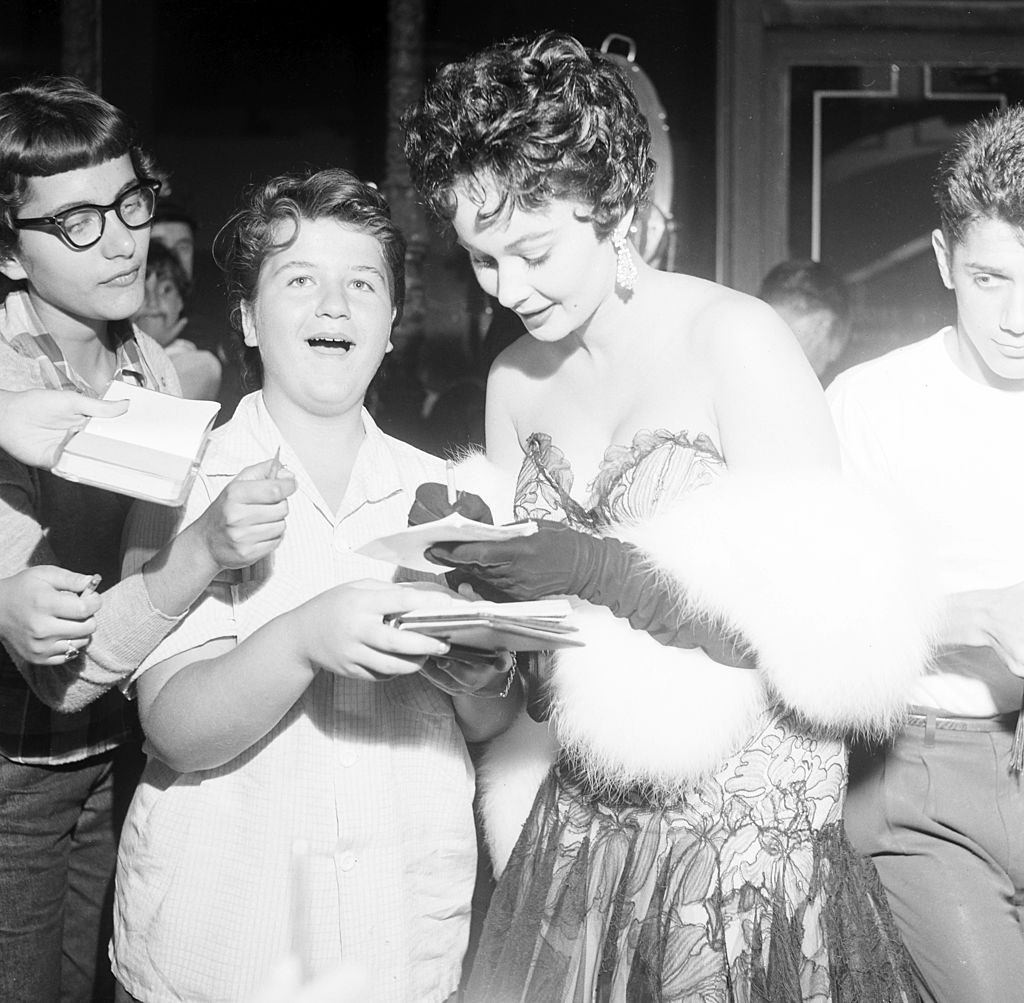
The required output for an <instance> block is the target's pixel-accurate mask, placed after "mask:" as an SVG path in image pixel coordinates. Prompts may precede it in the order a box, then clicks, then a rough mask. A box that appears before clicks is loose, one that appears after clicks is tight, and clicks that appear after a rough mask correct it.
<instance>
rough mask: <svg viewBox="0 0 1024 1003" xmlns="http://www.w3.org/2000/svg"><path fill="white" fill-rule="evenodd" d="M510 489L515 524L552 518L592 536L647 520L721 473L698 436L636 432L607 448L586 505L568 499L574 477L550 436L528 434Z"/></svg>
mask: <svg viewBox="0 0 1024 1003" xmlns="http://www.w3.org/2000/svg"><path fill="white" fill-rule="evenodd" d="M525 452H526V455H525V457H524V458H523V465H522V467H521V468H520V471H519V481H518V483H517V485H516V498H515V517H516V518H517V519H557V520H559V521H562V522H566V523H568V524H569V525H570V526H573V527H574V528H576V529H581V530H589V531H591V532H594V531H598V530H600V529H601V528H602V527H605V526H607V525H608V524H609V523H612V522H632V521H635V520H637V519H643V518H648V517H650V516H652V515H654V514H655V513H657V512H658V510H659V509H660V508H662V507H663V506H665V505H666V504H669V503H670V502H672V501H673V500H675V499H677V498H679V497H680V496H681V495H683V494H686V493H687V492H688V491H693V490H695V489H696V488H700V487H703V486H704V485H706V484H709V483H710V482H711V481H712V480H714V478H715V477H717V476H718V475H719V474H720V473H721V472H722V471H723V470H724V469H725V460H724V459H723V458H722V455H721V453H719V451H718V449H717V447H716V446H715V444H714V443H713V442H712V441H711V439H710V438H709V437H708V436H707V435H705V434H703V433H701V434H699V435H696V436H691V435H690V434H689V433H687V432H678V433H672V432H668V431H666V430H664V429H658V430H657V431H647V430H641V431H639V432H637V433H636V435H634V436H633V441H632V443H631V444H630V445H628V446H620V445H613V446H609V447H608V448H607V449H606V450H605V453H604V457H603V459H602V461H601V466H600V468H599V469H598V472H597V475H596V476H595V477H594V479H593V481H591V483H590V484H589V485H588V486H587V499H586V501H587V504H586V505H584V504H581V503H580V502H579V501H577V500H576V499H575V498H573V497H572V489H573V484H574V480H575V477H574V474H573V470H572V467H571V466H570V465H569V462H568V461H567V460H566V458H565V455H564V454H563V453H562V451H561V450H560V449H559V448H558V447H557V446H555V445H554V444H553V443H552V441H551V436H550V435H547V434H545V433H543V432H534V433H533V434H532V435H531V436H530V437H529V438H528V439H527V440H526V446H525Z"/></svg>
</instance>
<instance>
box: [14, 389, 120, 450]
mask: <svg viewBox="0 0 1024 1003" xmlns="http://www.w3.org/2000/svg"><path fill="white" fill-rule="evenodd" d="M127 410H128V402H127V401H103V400H96V398H94V397H86V395H85V394H80V393H76V392H75V391H74V390H21V391H14V390H0V446H2V447H3V448H4V449H5V450H6V451H7V452H8V453H10V454H11V456H13V457H14V458H15V459H16V460H19V461H21V462H22V463H26V464H28V465H29V466H30V467H44V468H46V469H49V468H50V467H52V466H53V465H54V463H55V462H56V461H57V456H58V455H59V453H60V450H61V447H62V446H63V445H64V442H65V441H66V440H67V437H68V434H69V432H71V431H73V430H75V429H79V428H81V427H82V426H83V425H84V424H85V422H86V420H87V419H88V418H91V417H94V416H95V417H100V418H116V417H117V416H118V415H122V414H124V413H125V411H127Z"/></svg>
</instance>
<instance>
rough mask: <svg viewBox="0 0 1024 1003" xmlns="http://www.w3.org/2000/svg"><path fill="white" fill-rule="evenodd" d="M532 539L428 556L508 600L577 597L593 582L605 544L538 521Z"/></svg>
mask: <svg viewBox="0 0 1024 1003" xmlns="http://www.w3.org/2000/svg"><path fill="white" fill-rule="evenodd" d="M537 527H538V528H537V532H536V533H534V534H533V535H532V536H521V537H516V538H515V539H513V540H500V541H487V542H483V543H436V544H434V546H432V547H430V548H428V549H427V551H426V556H427V558H428V559H430V560H431V561H435V562H437V563H438V564H446V565H449V566H451V567H454V568H455V569H456V570H458V571H460V572H462V573H463V574H465V575H468V576H469V578H470V580H471V581H473V582H475V583H482V584H483V585H485V586H488V587H489V588H490V589H497V590H498V591H499V592H501V593H503V594H504V595H505V596H506V597H507V598H509V599H542V598H544V597H546V596H556V595H576V594H578V590H579V589H581V588H583V587H584V586H585V585H586V584H587V582H588V581H589V580H590V578H591V577H592V574H593V571H594V567H595V563H596V562H597V561H598V560H599V550H600V548H601V545H602V541H601V540H600V539H598V538H596V537H592V536H588V535H587V534H586V533H579V532H577V531H576V530H574V529H570V528H569V527H568V526H564V525H563V524H562V523H560V522H554V521H551V520H548V519H539V520H538V521H537Z"/></svg>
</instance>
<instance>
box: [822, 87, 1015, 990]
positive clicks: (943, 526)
mask: <svg viewBox="0 0 1024 1003" xmlns="http://www.w3.org/2000/svg"><path fill="white" fill-rule="evenodd" d="M934 194H935V199H936V202H937V204H938V215H939V221H940V226H939V228H938V229H936V230H935V231H934V233H933V234H932V244H933V247H934V250H935V259H936V262H937V264H938V270H939V275H940V276H941V278H942V282H943V284H944V285H945V286H946V288H947V289H951V290H952V291H953V294H954V296H955V299H956V321H955V323H953V324H952V325H950V326H949V327H946V328H943V329H942V330H940V331H938V332H936V333H935V334H933V335H931V336H930V337H927V338H925V339H924V340H922V341H918V342H915V343H913V344H910V345H907V346H905V347H903V348H899V349H897V350H896V351H893V352H890V353H888V354H887V355H884V356H882V357H880V358H878V359H874V360H872V361H870V362H865V363H863V364H861V365H858V366H854V367H853V368H852V369H849V370H846V371H845V372H843V373H841V374H840V375H839V376H838V377H836V379H835V381H834V382H833V383H832V385H831V386H830V387H829V391H828V395H829V399H830V403H831V406H832V414H833V417H834V419H835V424H836V428H837V429H838V432H839V438H840V442H841V444H842V447H843V455H844V463H845V466H846V468H847V471H848V472H849V474H850V475H851V476H853V477H857V478H858V479H860V480H862V481H864V482H866V483H869V484H875V485H879V486H880V488H881V489H882V490H885V491H886V492H887V493H888V494H890V495H891V496H892V497H893V499H894V500H895V503H897V504H900V505H902V506H904V507H905V508H906V509H907V510H908V511H909V512H910V513H911V515H912V518H913V521H914V523H915V524H916V525H917V526H918V527H919V528H920V530H921V532H922V533H923V535H924V541H925V545H926V548H925V553H924V556H925V558H926V560H927V561H928V564H929V566H930V568H929V573H932V574H934V575H935V576H936V577H937V578H938V580H939V582H940V583H941V587H942V590H943V592H944V593H945V594H946V596H947V599H946V606H945V610H944V615H943V617H942V619H941V622H940V628H939V642H940V647H939V650H938V653H937V655H936V657H935V659H934V665H933V667H932V671H931V672H930V673H929V674H928V675H927V676H926V677H924V678H923V679H922V680H921V681H920V682H919V683H918V685H917V686H916V687H915V690H914V693H913V695H912V700H913V706H911V708H910V716H909V718H908V719H907V721H906V724H905V726H904V727H903V728H902V730H901V731H900V732H899V734H898V735H897V737H896V739H895V741H894V742H893V743H892V744H888V745H882V746H877V747H863V748H860V749H858V750H857V754H856V755H855V756H854V757H853V758H852V760H851V780H850V793H849V797H848V799H847V803H846V828H847V831H848V832H849V833H850V838H851V839H852V840H853V842H854V845H855V846H856V847H857V848H858V849H859V850H861V851H863V852H864V853H866V854H869V855H870V856H871V857H872V858H873V859H874V861H875V864H876V866H877V868H878V873H879V874H880V875H881V878H882V882H883V883H884V885H885V887H886V891H887V892H888V895H889V900H890V902H891V903H892V909H893V913H894V915H895V917H896V920H897V922H898V923H899V925H900V928H901V930H902V931H903V937H904V939H905V941H906V943H907V946H908V947H909V949H910V952H911V954H912V955H913V957H914V960H915V961H916V962H917V965H918V968H919V970H920V973H921V976H922V980H923V982H922V993H923V995H924V997H925V998H926V999H927V1000H936V1001H940V1003H963V1001H964V1000H1019V999H1021V998H1022V994H1024V927H1022V925H1021V913H1020V906H1021V903H1022V902H1024V787H1022V777H1021V766H1022V763H1021V758H1022V754H1024V753H1022V747H1021V738H1022V731H1021V728H1022V726H1021V724H1020V717H1019V711H1020V707H1021V696H1022V692H1024V683H1022V677H1024V533H1022V532H1021V530H1020V527H1019V526H1018V525H1017V521H1018V520H1017V510H1018V509H1019V507H1020V502H1021V498H1022V497H1024V464H1022V463H1021V461H1020V451H1021V443H1022V442H1024V107H1022V106H1016V107H1011V108H1008V109H1006V110H1005V111H1002V112H999V113H996V114H993V115H992V116H990V117H988V118H984V119H980V120H978V121H976V122H975V123H973V124H972V125H970V126H969V127H967V128H966V129H965V130H964V131H963V132H962V133H961V134H960V136H959V137H958V139H957V141H956V143H955V145H954V146H953V147H952V149H951V150H950V151H949V152H948V153H947V155H946V157H945V159H944V160H943V162H942V165H941V168H940V171H939V174H938V176H937V179H936V182H935V186H934ZM1015 729H1016V737H1017V742H1016V744H1015V741H1014V738H1015Z"/></svg>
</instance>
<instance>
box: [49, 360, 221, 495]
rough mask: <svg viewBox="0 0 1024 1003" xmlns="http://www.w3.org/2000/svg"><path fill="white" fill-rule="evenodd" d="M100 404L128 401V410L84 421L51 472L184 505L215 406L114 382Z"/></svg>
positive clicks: (215, 414)
mask: <svg viewBox="0 0 1024 1003" xmlns="http://www.w3.org/2000/svg"><path fill="white" fill-rule="evenodd" d="M103 399H104V400H127V401H128V402H129V403H128V410H127V411H125V413H124V414H122V415H118V416H117V417H116V418H98V417H92V418H89V419H88V420H87V421H86V423H85V425H83V427H82V428H81V429H80V430H78V431H76V432H73V433H72V434H71V435H70V436H69V437H68V439H67V441H66V442H65V443H64V446H63V448H62V449H61V452H60V455H59V456H58V457H57V462H56V463H55V464H54V467H53V472H54V473H55V474H57V475H58V476H60V477H64V478H66V479H67V480H69V481H80V482H81V483H83V484H91V485H93V486H94V487H99V488H106V489H107V490H108V491H117V492H118V493H119V494H125V495H131V496H132V497H134V498H143V499H145V500H146V501H152V502H156V503H157V504H159V505H181V504H183V503H184V501H185V498H186V497H187V496H188V492H189V489H190V488H191V486H192V481H193V480H194V478H195V475H196V471H197V470H198V469H199V461H200V459H201V458H202V455H203V450H204V449H205V448H206V442H207V438H208V436H209V434H210V429H211V428H212V427H213V421H214V418H216V416H217V412H218V411H219V410H220V404H218V403H217V402H216V401H205V400H186V399H183V398H181V397H174V396H173V395H171V394H162V393H158V392H157V391H155V390H147V389H145V388H144V387H137V386H133V385H131V384H129V383H120V382H118V381H116V380H115V381H114V382H113V383H111V384H110V386H109V387H108V388H107V392H106V393H105V394H104V395H103Z"/></svg>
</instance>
